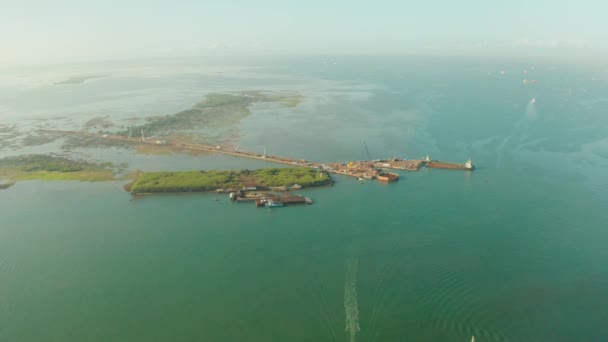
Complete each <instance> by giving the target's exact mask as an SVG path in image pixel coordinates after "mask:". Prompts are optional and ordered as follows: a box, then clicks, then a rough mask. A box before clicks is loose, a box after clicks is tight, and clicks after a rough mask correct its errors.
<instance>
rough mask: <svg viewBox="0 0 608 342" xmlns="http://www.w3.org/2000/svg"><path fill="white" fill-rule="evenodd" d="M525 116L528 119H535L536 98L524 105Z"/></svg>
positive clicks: (536, 115) (536, 116)
mask: <svg viewBox="0 0 608 342" xmlns="http://www.w3.org/2000/svg"><path fill="white" fill-rule="evenodd" d="M526 118H527V119H528V121H536V119H537V118H538V114H537V113H536V98H533V99H532V100H530V102H529V103H528V105H527V106H526Z"/></svg>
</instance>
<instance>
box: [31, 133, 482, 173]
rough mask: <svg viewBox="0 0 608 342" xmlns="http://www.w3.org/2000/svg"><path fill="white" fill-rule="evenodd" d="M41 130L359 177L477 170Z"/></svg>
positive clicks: (420, 161)
mask: <svg viewBox="0 0 608 342" xmlns="http://www.w3.org/2000/svg"><path fill="white" fill-rule="evenodd" d="M39 131H40V132H42V133H51V134H61V135H77V136H82V137H90V138H96V139H105V140H113V141H123V142H128V143H132V144H140V145H141V144H145V145H154V146H164V147H177V148H180V149H188V150H191V151H200V152H208V153H216V154H224V155H230V156H235V157H240V158H249V159H256V160H263V161H267V162H272V163H278V164H284V165H292V166H299V167H307V168H313V169H319V170H324V171H326V172H328V173H332V174H338V175H343V176H349V177H354V178H358V179H378V175H379V174H380V173H382V172H384V170H387V169H392V170H404V171H418V170H420V169H421V168H422V167H425V166H429V167H433V168H449V169H460V170H466V171H472V170H474V166H473V164H472V162H471V160H470V159H469V160H468V161H467V162H466V163H464V164H457V163H450V162H442V161H437V160H431V159H430V158H429V156H426V158H424V159H399V158H396V157H393V158H391V159H376V160H362V161H349V162H328V163H321V162H314V161H308V160H304V159H294V158H287V157H281V156H276V155H267V154H266V151H264V153H256V152H250V151H243V150H240V149H232V148H227V147H222V146H220V145H215V146H212V145H203V144H195V143H192V142H184V141H176V140H156V139H154V138H145V137H144V136H143V134H142V137H141V138H139V137H137V138H135V137H125V136H121V135H111V134H102V133H92V132H86V131H64V130H47V129H44V130H39Z"/></svg>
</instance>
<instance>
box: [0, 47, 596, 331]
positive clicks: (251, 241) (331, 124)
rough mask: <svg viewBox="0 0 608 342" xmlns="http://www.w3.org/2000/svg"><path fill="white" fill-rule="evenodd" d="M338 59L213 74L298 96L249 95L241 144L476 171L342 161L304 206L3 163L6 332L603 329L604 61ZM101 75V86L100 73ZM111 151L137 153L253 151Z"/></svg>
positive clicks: (156, 162)
mask: <svg viewBox="0 0 608 342" xmlns="http://www.w3.org/2000/svg"><path fill="white" fill-rule="evenodd" d="M333 61H334V60H332V59H329V60H327V61H325V60H322V59H319V60H316V59H312V60H289V61H278V62H276V63H275V64H273V67H270V66H268V67H267V68H266V69H260V68H259V66H260V65H257V67H258V68H257V69H255V70H256V73H257V74H256V76H255V77H253V76H250V75H249V76H248V77H243V75H242V74H239V73H237V74H236V75H233V76H230V77H228V76H226V79H225V80H222V79H219V80H216V81H217V82H218V85H214V87H217V88H221V87H224V88H231V87H232V88H233V89H235V90H240V89H239V88H249V87H259V88H264V89H283V88H288V89H296V90H298V91H300V92H301V93H303V94H305V95H306V96H307V100H306V101H305V102H304V103H302V104H301V105H300V106H299V107H297V108H295V109H292V110H289V109H259V110H255V111H254V112H253V113H252V115H251V116H250V117H248V118H247V119H245V120H244V121H243V122H241V136H240V138H239V139H240V140H239V145H240V146H241V147H242V148H243V149H251V150H258V149H263V148H264V147H267V148H268V150H269V152H272V153H273V154H275V153H276V154H280V155H288V156H298V157H302V158H307V159H311V160H320V161H330V160H344V161H347V160H352V159H362V158H364V157H365V152H364V149H363V145H362V142H363V141H365V142H366V144H367V145H368V146H369V150H370V153H371V154H372V157H373V158H380V157H388V156H392V155H397V156H400V157H404V156H405V157H411V158H414V157H421V156H423V155H425V154H427V153H429V154H431V156H433V157H435V158H438V159H447V160H453V161H463V160H465V159H466V158H467V157H469V156H470V157H472V158H473V161H474V162H475V163H476V164H477V165H478V169H477V170H476V171H475V172H472V173H471V172H460V171H449V170H427V169H423V170H421V171H420V172H417V173H407V172H402V173H401V175H402V178H401V180H400V181H399V182H398V183H393V184H379V183H376V182H366V183H363V184H359V183H358V182H356V181H355V180H353V179H350V178H345V177H337V178H336V185H335V186H334V187H328V188H321V189H314V190H310V191H307V192H306V194H307V195H309V196H311V197H312V198H313V199H314V200H315V204H314V205H312V206H299V207H298V206H293V207H288V208H281V209H266V208H264V209H262V208H255V207H254V206H253V205H251V204H235V203H231V202H229V201H228V199H227V198H226V196H224V195H221V196H220V195H165V196H156V197H146V198H143V199H137V200H131V198H130V196H129V195H128V194H126V193H125V192H123V191H122V183H120V182H108V183H78V182H39V181H31V182H21V183H17V184H16V185H15V186H13V187H12V188H9V189H8V190H2V191H0V213H1V218H0V220H1V221H0V222H1V224H0V251H1V252H0V322H1V323H0V340H7V341H41V340H45V341H65V340H82V341H85V340H86V341H107V340H116V341H166V340H174V341H193V340H204V341H403V340H408V341H468V340H470V338H471V335H475V336H476V340H477V341H572V340H588V341H599V340H605V339H606V337H607V336H608V331H607V330H606V328H605V322H606V319H608V309H606V308H607V307H608V299H606V296H605V294H606V289H607V288H608V272H607V271H606V269H607V268H606V266H607V264H608V249H606V248H605V241H608V230H606V222H608V212H607V211H606V210H605V208H606V204H607V203H608V201H607V200H608V196H607V195H606V190H607V189H608V178H607V177H606V176H605V175H606V170H607V167H608V136H607V134H606V132H607V131H606V128H607V127H608V118H607V117H605V115H603V114H604V113H606V110H607V109H608V97H607V96H606V94H608V92H607V90H608V82H606V81H601V80H597V79H601V78H602V77H604V76H605V74H602V72H605V71H603V69H601V68H599V69H598V68H590V67H589V68H580V67H576V68H575V67H569V66H552V65H542V64H539V63H537V64H536V65H534V66H535V68H534V69H531V68H530V66H531V64H530V63H527V64H525V65H523V64H516V63H506V62H498V61H494V62H491V63H490V62H484V63H481V62H479V61H467V60H458V61H444V60H417V59H408V60H398V59H384V60H366V59H359V58H349V59H345V58H342V59H335V61H336V64H333ZM324 62H327V63H324ZM281 63H282V64H281ZM277 65H279V66H281V67H280V68H277V67H276V66H277ZM523 69H526V70H528V73H527V74H525V75H524V74H523V73H522V70H523ZM501 70H505V71H506V72H505V74H504V75H503V74H501V73H500V71H501ZM195 75H198V74H195ZM180 77H181V78H180ZM204 77H207V76H201V78H204ZM117 78H118V77H117ZM192 78H194V79H195V80H194V81H192V80H191V79H192ZM523 78H529V79H537V80H538V83H537V84H534V85H527V86H526V85H523V84H522V83H521V82H522V79H523ZM172 79H173V80H174V83H171V86H170V87H168V88H167V89H166V90H163V89H157V87H159V86H158V84H157V83H155V84H154V85H153V88H154V89H156V91H157V92H158V93H163V94H169V93H171V92H186V90H183V89H187V91H188V94H191V93H193V92H195V90H196V89H200V91H201V92H205V91H211V90H209V88H205V85H204V82H203V81H201V79H198V78H196V77H194V76H192V75H187V76H184V75H181V74H180V75H177V76H175V75H173V76H172ZM176 79H177V80H179V82H178V81H175V80H176ZM96 82H97V84H96V86H95V91H99V89H100V88H101V85H100V83H99V82H112V78H109V79H107V80H99V81H96ZM116 82H118V81H116ZM134 83H135V84H136V87H140V86H142V84H143V85H145V84H146V83H145V82H144V81H142V80H140V81H139V82H134ZM91 84H93V83H91ZM175 84H179V87H178V86H177V85H175ZM83 86H84V87H87V86H88V85H87V84H86V83H85V84H84V85H83ZM193 87H199V88H193ZM41 88H42V89H39V88H36V91H37V92H45V91H46V92H49V91H50V92H53V91H55V90H54V88H50V87H47V88H45V87H41ZM144 88H145V87H144ZM176 89H177V90H176ZM127 90H128V89H126V90H124V91H125V92H126V91H127ZM144 90H145V89H144ZM14 91H15V92H16V93H19V92H21V93H24V92H27V91H31V90H23V89H21V90H19V89H17V90H14ZM78 91H79V92H86V91H87V89H86V88H83V89H80V90H78ZM5 96H6V95H5ZM16 96H17V95H15V97H8V96H6V97H5V98H4V99H3V101H4V102H3V103H4V104H5V107H8V108H9V110H11V109H10V108H13V109H12V111H13V116H17V114H20V113H30V114H31V115H42V114H37V113H34V112H29V110H30V109H27V108H22V107H19V106H18V103H17V102H18V101H17V100H16ZM21 96H24V95H21ZM66 96H67V95H66ZM183 96H184V97H187V96H186V95H183ZM189 96H193V95H189ZM108 97H111V96H110V95H108ZM532 98H536V101H535V102H534V103H531V99H532ZM54 101H60V100H54ZM81 105H82V104H79V106H81ZM124 105H125V106H128V105H133V106H135V104H129V103H125V104H124ZM63 106H65V108H66V111H70V110H72V109H73V108H72V107H70V105H68V104H63ZM91 106H92V107H91V108H93V107H94V108H97V109H95V110H98V109H99V108H105V109H104V110H108V111H110V113H112V112H111V110H110V109H109V108H110V107H111V106H110V105H108V106H110V107H104V106H105V104H104V103H99V102H95V103H94V104H91ZM59 107H61V106H59ZM186 107H187V106H186ZM91 108H89V110H91V111H93V109H91ZM85 109H86V108H85ZM83 110H84V109H83ZM124 110H126V109H124ZM58 111H60V110H58ZM85 113H86V110H85ZM122 114H123V113H122V112H121V113H117V114H116V115H117V116H120V115H122ZM45 115H51V114H49V113H46V114H45ZM52 115H58V112H52ZM82 115H84V113H83V114H82ZM38 148H40V149H44V148H48V149H49V150H51V149H52V148H56V144H51V145H48V146H46V147H45V146H42V147H38ZM75 152H76V153H81V154H83V155H86V154H87V153H88V154H91V155H93V157H95V158H97V159H104V158H105V159H112V158H114V157H115V156H114V155H113V154H112V153H103V152H100V151H97V150H87V149H81V150H76V151H75ZM3 153H6V154H15V153H19V150H14V151H4V152H3ZM115 158H117V159H120V160H126V161H128V162H130V164H131V165H134V166H137V167H142V168H144V169H147V170H162V169H192V168H197V167H199V168H207V169H212V168H227V167H230V168H245V167H247V168H254V167H262V166H265V165H266V164H265V163H263V162H254V161H244V160H238V159H235V158H232V157H224V156H196V157H194V156H183V155H175V156H171V157H168V158H167V157H165V156H142V155H135V154H133V153H130V152H128V151H127V152H124V151H123V152H119V151H117V152H116V157H115Z"/></svg>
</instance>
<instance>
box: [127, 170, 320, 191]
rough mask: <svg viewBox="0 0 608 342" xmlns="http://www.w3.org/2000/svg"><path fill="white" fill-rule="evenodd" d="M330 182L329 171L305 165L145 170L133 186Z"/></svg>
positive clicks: (211, 187)
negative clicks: (211, 169)
mask: <svg viewBox="0 0 608 342" xmlns="http://www.w3.org/2000/svg"><path fill="white" fill-rule="evenodd" d="M330 183H331V177H330V176H329V174H328V173H327V172H325V171H320V170H316V169H310V168H303V167H300V168H267V169H259V170H240V171H222V170H213V171H179V172H144V173H142V174H140V176H139V177H138V178H137V180H136V181H135V182H134V183H133V184H132V185H131V186H130V189H129V190H130V191H131V192H132V193H134V194H138V193H139V194H141V193H165V192H204V191H215V190H228V189H231V190H239V189H242V188H270V187H286V188H288V187H292V188H300V187H302V188H305V187H313V186H322V185H328V184H330Z"/></svg>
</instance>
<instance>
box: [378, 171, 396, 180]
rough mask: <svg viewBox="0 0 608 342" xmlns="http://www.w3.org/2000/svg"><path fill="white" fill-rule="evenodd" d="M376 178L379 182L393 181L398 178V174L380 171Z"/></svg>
mask: <svg viewBox="0 0 608 342" xmlns="http://www.w3.org/2000/svg"><path fill="white" fill-rule="evenodd" d="M376 178H377V179H378V180H379V181H381V182H394V181H398V180H399V175H398V174H396V173H393V172H380V173H378V176H376Z"/></svg>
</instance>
